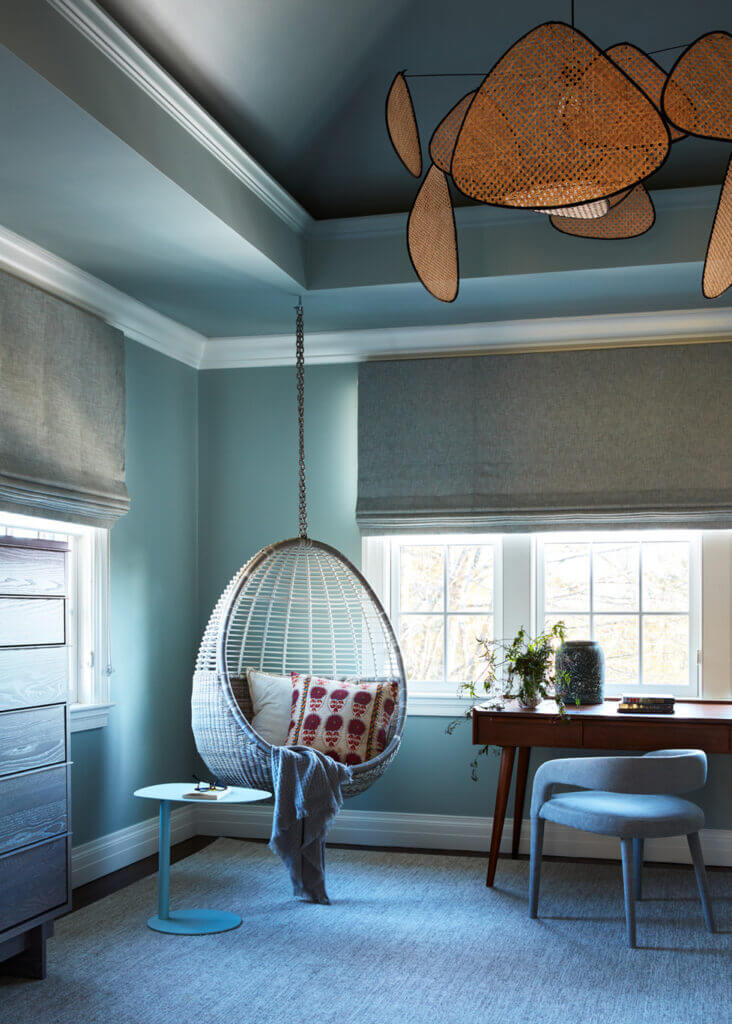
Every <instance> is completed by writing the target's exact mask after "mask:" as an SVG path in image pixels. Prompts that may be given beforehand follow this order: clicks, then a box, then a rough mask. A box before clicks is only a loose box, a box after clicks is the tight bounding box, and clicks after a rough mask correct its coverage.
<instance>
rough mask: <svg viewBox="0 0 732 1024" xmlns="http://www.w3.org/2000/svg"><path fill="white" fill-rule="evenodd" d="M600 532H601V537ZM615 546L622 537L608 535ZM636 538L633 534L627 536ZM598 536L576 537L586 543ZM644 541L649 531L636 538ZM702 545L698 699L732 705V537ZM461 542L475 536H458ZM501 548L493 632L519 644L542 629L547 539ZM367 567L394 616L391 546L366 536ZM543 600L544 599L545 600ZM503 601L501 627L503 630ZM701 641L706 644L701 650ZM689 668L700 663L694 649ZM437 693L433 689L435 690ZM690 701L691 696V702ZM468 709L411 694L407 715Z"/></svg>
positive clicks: (524, 537)
mask: <svg viewBox="0 0 732 1024" xmlns="http://www.w3.org/2000/svg"><path fill="white" fill-rule="evenodd" d="M596 532H599V531H596ZM603 532H605V533H608V534H610V536H612V537H613V538H616V537H617V535H618V533H619V532H620V531H603ZM622 532H623V533H626V532H627V533H628V535H630V533H631V531H622ZM682 532H683V534H684V536H686V537H688V536H689V531H663V536H664V539H667V540H668V539H671V538H672V537H674V536H678V535H679V534H680V533H682ZM591 533H592V531H587V532H584V531H582V532H580V533H578V534H576V535H577V536H579V537H580V538H581V539H584V540H587V539H588V536H590V534H591ZM632 533H633V534H636V533H637V534H643V535H645V534H646V533H647V531H644V530H643V531H640V530H639V531H632ZM694 533H695V535H696V538H697V555H696V559H697V561H696V568H695V569H692V568H691V566H690V572H691V573H692V574H693V580H692V585H694V582H695V581H696V582H697V583H698V581H699V580H701V586H700V587H699V586H698V585H697V586H696V593H695V596H694V597H693V604H694V608H695V614H696V616H697V625H696V628H695V632H696V635H697V638H698V639H697V649H700V651H701V654H700V656H699V657H698V660H697V662H696V670H697V686H696V694H697V699H701V700H729V699H730V698H732V627H731V626H730V623H732V530H704V531H694ZM458 536H459V540H460V542H465V541H467V540H469V539H470V538H471V537H474V536H475V535H474V534H470V533H460V534H459V535H458ZM492 536H493V537H494V539H496V540H497V541H498V540H500V545H499V547H500V558H501V586H500V587H499V588H498V593H497V594H496V608H495V611H494V616H495V618H494V624H495V630H496V636H503V637H513V636H515V635H516V632H517V631H518V629H519V628H520V627H521V626H525V627H526V628H527V629H529V630H530V631H531V632H532V633H535V632H536V629H537V623H539V622H543V621H544V618H543V609H542V608H541V607H540V605H541V604H542V603H543V591H544V587H543V581H542V582H541V585H539V580H538V562H539V559H538V555H537V548H538V546H539V545H540V544H541V542H542V540H546V539H548V535H543V534H529V533H510V534H503V535H502V536H500V537H498V536H497V535H495V534H494V535H492ZM361 564H362V567H363V572H364V575H365V576H366V578H367V579H368V580H369V582H370V583H371V585H372V587H373V588H374V590H375V591H376V593H377V595H378V597H379V599H380V600H381V602H382V604H383V605H384V608H385V610H386V613H387V614H388V615H390V614H391V564H390V549H389V539H388V538H387V537H379V536H373V537H372V536H368V537H364V538H363V543H362V562H361ZM540 595H541V596H540ZM499 601H500V619H501V621H500V622H499ZM699 640H700V641H701V642H700V643H699ZM690 650H691V662H692V664H693V663H694V656H693V647H692V648H690ZM430 686H431V687H433V686H434V684H430ZM686 696H688V694H686ZM468 706H469V701H467V700H461V699H460V698H458V697H456V695H455V694H451V695H441V696H440V695H437V694H436V693H435V692H434V689H431V690H429V691H427V690H426V689H425V690H422V689H420V688H419V687H415V686H411V687H410V688H409V700H408V713H409V714H416V715H444V716H448V717H454V716H455V715H459V714H461V713H462V712H464V711H465V710H466V709H467V707H468Z"/></svg>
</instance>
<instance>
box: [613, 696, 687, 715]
mask: <svg viewBox="0 0 732 1024" xmlns="http://www.w3.org/2000/svg"><path fill="white" fill-rule="evenodd" d="M618 711H621V712H622V713H623V714H626V715H632V714H635V715H672V714H673V713H674V698H673V697H672V696H671V695H670V694H668V693H644V694H639V693H624V694H623V696H622V698H621V700H620V704H619V705H618Z"/></svg>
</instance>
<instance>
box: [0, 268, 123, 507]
mask: <svg viewBox="0 0 732 1024" xmlns="http://www.w3.org/2000/svg"><path fill="white" fill-rule="evenodd" d="M0 508H2V509H5V510H6V511H12V512H22V513H25V514H27V515H39V516H44V517H48V518H52V519H61V520H64V521H66V522H78V523H89V524H92V525H94V526H111V525H112V524H113V523H114V521H115V519H116V518H117V517H118V516H120V515H122V514H123V513H125V512H126V511H127V509H128V508H129V497H128V494H127V488H126V487H125V364H124V337H123V335H122V334H121V332H120V331H118V330H115V329H114V328H112V327H109V326H108V325H107V324H105V323H103V322H102V321H101V320H99V319H97V317H94V316H91V315H90V314H89V313H84V312H82V311H81V310H79V309H76V308H75V307H74V306H71V305H69V304H68V303H67V302H63V301H62V300H61V299H57V298H55V297H53V296H51V295H48V294H47V293H46V292H43V291H41V290H40V289H38V288H35V287H33V285H30V284H27V283H26V282H24V281H20V280H18V279H17V278H14V277H11V276H10V275H8V274H4V273H0Z"/></svg>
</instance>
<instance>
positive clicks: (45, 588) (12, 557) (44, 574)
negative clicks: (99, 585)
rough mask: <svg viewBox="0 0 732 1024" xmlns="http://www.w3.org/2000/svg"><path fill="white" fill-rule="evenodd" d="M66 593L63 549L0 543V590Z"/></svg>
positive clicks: (45, 593) (1, 592)
mask: <svg viewBox="0 0 732 1024" xmlns="http://www.w3.org/2000/svg"><path fill="white" fill-rule="evenodd" d="M65 593H66V552H65V551H47V550H45V549H43V548H26V547H19V546H18V547H14V546H6V545H5V544H0V594H16V595H19V594H42V595H44V596H54V595H58V596H61V597H63V595H64V594H65Z"/></svg>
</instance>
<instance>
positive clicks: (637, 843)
mask: <svg viewBox="0 0 732 1024" xmlns="http://www.w3.org/2000/svg"><path fill="white" fill-rule="evenodd" d="M633 882H634V884H635V898H636V899H637V900H642V899H643V840H642V839H634V840H633Z"/></svg>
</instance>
